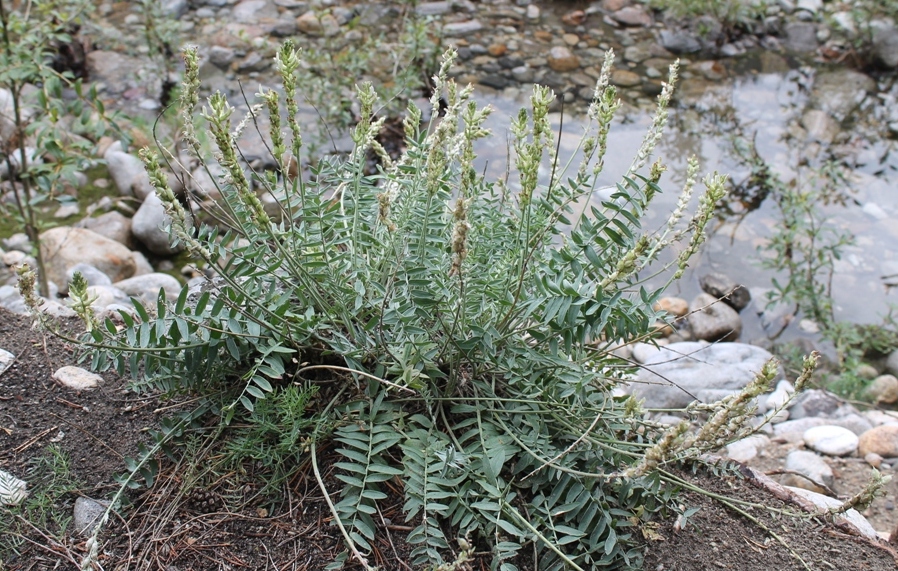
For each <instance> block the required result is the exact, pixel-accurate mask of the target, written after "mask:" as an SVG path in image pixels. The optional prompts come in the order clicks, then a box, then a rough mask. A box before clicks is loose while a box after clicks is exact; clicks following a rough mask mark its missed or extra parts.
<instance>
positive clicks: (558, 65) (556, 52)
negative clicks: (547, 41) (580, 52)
mask: <svg viewBox="0 0 898 571" xmlns="http://www.w3.org/2000/svg"><path fill="white" fill-rule="evenodd" d="M546 61H548V63H549V67H550V68H552V69H553V70H554V71H560V72H565V71H574V70H575V69H577V68H579V67H580V58H578V57H577V56H575V55H574V54H572V53H571V50H569V49H568V48H566V47H564V46H554V47H553V48H552V49H551V50H549V56H548V57H547V58H546Z"/></svg>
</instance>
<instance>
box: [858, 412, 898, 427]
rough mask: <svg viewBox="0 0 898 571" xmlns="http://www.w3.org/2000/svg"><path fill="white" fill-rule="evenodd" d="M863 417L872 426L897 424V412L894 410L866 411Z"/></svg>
mask: <svg viewBox="0 0 898 571" xmlns="http://www.w3.org/2000/svg"><path fill="white" fill-rule="evenodd" d="M864 417H865V418H866V419H867V420H869V421H870V422H871V423H872V424H873V426H882V425H883V424H898V411H894V410H868V411H865V412H864Z"/></svg>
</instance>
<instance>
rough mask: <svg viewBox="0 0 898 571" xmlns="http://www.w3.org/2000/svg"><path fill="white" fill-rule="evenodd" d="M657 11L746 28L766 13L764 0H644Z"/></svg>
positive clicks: (678, 16)
mask: <svg viewBox="0 0 898 571" xmlns="http://www.w3.org/2000/svg"><path fill="white" fill-rule="evenodd" d="M645 2H646V3H647V4H648V5H649V6H651V7H652V8H655V9H657V10H662V11H664V12H666V13H669V14H671V15H672V16H674V17H675V18H684V19H691V18H700V17H702V16H710V17H712V18H714V19H715V20H717V21H719V22H720V23H722V24H723V25H724V26H728V27H737V26H747V25H749V24H750V23H752V22H754V21H756V20H758V19H759V18H761V17H762V16H764V14H765V13H766V11H767V4H768V3H767V2H766V1H764V0H645Z"/></svg>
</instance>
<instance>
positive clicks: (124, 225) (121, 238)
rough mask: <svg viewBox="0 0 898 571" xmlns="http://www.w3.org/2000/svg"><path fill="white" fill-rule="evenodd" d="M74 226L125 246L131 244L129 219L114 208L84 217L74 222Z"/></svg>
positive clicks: (129, 246)
mask: <svg viewBox="0 0 898 571" xmlns="http://www.w3.org/2000/svg"><path fill="white" fill-rule="evenodd" d="M75 227H76V228H86V229H88V230H91V231H92V232H96V233H97V234H99V235H100V236H105V237H107V238H109V239H110V240H115V241H116V242H118V243H119V244H122V245H124V246H125V247H127V248H131V247H132V246H133V240H132V237H131V219H130V218H128V217H127V216H125V215H124V214H122V213H121V212H117V211H115V210H113V211H111V212H106V213H105V214H101V215H100V216H97V217H95V218H85V219H83V220H81V221H80V222H78V223H77V224H75Z"/></svg>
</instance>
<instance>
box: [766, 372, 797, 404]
mask: <svg viewBox="0 0 898 571" xmlns="http://www.w3.org/2000/svg"><path fill="white" fill-rule="evenodd" d="M794 392H795V389H794V388H793V387H792V383H790V382H789V381H786V380H782V381H780V382H778V383H777V384H776V390H774V391H773V392H772V393H770V394H769V395H767V398H765V399H764V410H765V411H766V410H775V409H777V408H780V407H781V406H783V405H784V404H786V402H787V401H788V400H789V397H791V396H792V393H794Z"/></svg>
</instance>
